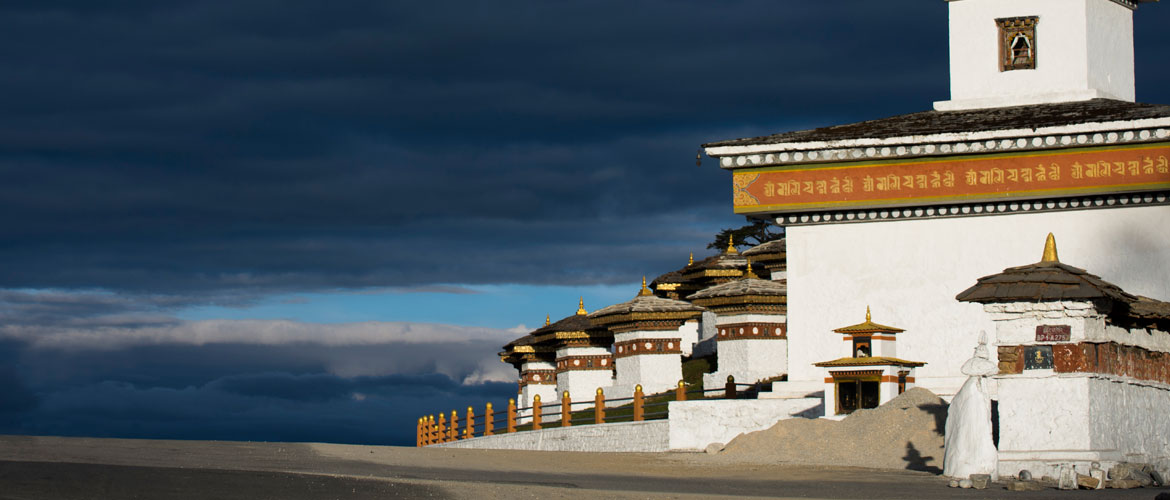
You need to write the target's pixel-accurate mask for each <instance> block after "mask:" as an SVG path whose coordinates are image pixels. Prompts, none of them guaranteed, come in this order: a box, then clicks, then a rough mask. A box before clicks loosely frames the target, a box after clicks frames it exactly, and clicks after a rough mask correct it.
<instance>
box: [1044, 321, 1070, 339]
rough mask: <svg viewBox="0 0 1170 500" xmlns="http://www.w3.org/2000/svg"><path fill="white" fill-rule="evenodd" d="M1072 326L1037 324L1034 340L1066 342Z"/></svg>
mask: <svg viewBox="0 0 1170 500" xmlns="http://www.w3.org/2000/svg"><path fill="white" fill-rule="evenodd" d="M1071 338H1072V327H1071V326H1068V325H1037V326H1036V342H1068V341H1069V339H1071Z"/></svg>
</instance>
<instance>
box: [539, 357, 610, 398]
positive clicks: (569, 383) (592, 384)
mask: <svg viewBox="0 0 1170 500" xmlns="http://www.w3.org/2000/svg"><path fill="white" fill-rule="evenodd" d="M609 354H610V352H609V349H605V348H603V347H568V348H562V349H557V359H558V360H559V359H560V358H564V357H567V356H608V355H609ZM611 368H612V367H611ZM611 385H613V370H581V369H577V370H574V369H572V368H570V369H568V370H565V371H562V372H560V373H558V374H557V394H563V393H564V392H565V391H569V398H570V399H572V401H573V402H574V403H577V402H582V401H593V398H594V396H595V395H596V394H597V389H602V390H605V389H609V387H610V386H611ZM541 398H544V396H543V395H542V396H541ZM557 398H558V401H559V400H560V399H559V398H560V396H557Z"/></svg>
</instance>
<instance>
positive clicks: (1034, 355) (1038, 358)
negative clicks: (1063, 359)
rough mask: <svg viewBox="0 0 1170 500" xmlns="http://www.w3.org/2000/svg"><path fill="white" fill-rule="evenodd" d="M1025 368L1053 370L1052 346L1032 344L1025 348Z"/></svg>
mask: <svg viewBox="0 0 1170 500" xmlns="http://www.w3.org/2000/svg"><path fill="white" fill-rule="evenodd" d="M1024 369H1025V370H1051V369H1052V346H1050V345H1032V346H1028V348H1027V349H1024Z"/></svg>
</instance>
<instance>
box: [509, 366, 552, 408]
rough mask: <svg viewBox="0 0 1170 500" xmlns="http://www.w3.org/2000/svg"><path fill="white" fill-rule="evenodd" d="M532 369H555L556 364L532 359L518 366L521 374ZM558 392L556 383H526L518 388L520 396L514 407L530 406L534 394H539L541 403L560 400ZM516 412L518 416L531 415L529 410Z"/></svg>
mask: <svg viewBox="0 0 1170 500" xmlns="http://www.w3.org/2000/svg"><path fill="white" fill-rule="evenodd" d="M534 370H549V371H555V370H556V365H555V364H553V363H547V362H543V361H533V362H528V363H524V364H523V365H521V367H520V372H521V374H523V373H525V372H529V371H534ZM541 382H544V380H541ZM558 394H559V393H558V392H557V386H556V384H545V383H528V384H525V385H524V386H523V387H521V388H520V398H519V400H517V401H516V407H517V408H528V407H531V406H532V402H533V400H534V399H533V398H534V396H536V395H540V399H541V401H542V403H543V404H548V403H550V402H554V401H560V396H558ZM518 414H519V415H520V416H527V415H531V414H532V412H531V411H520V412H519V413H518Z"/></svg>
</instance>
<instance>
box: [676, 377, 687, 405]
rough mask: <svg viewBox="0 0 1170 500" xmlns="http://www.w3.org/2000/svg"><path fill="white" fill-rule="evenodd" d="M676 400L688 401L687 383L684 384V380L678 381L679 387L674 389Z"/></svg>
mask: <svg viewBox="0 0 1170 500" xmlns="http://www.w3.org/2000/svg"><path fill="white" fill-rule="evenodd" d="M674 400H675V401H686V400H687V383H686V382H683V381H682V380H679V381H678V387H676V388H675V389H674Z"/></svg>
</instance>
